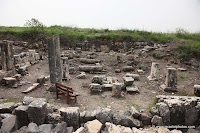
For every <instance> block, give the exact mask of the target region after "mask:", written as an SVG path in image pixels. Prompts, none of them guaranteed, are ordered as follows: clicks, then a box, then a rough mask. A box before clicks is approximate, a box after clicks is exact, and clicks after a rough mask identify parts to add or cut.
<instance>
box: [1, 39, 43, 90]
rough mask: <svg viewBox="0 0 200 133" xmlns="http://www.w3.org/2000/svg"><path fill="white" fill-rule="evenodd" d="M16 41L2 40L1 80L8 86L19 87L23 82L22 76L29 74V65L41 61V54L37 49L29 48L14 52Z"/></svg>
mask: <svg viewBox="0 0 200 133" xmlns="http://www.w3.org/2000/svg"><path fill="white" fill-rule="evenodd" d="M14 43H15V42H14V41H7V40H3V41H1V42H0V48H1V66H2V70H0V82H1V83H2V84H3V85H6V86H8V87H14V88H17V87H18V86H19V85H20V84H21V83H19V82H20V79H21V76H24V75H26V74H27V70H28V67H29V66H30V65H34V64H36V63H39V61H40V60H41V56H40V54H39V53H37V52H36V51H35V50H28V51H27V52H22V53H20V54H17V55H15V54H14V48H13V45H14Z"/></svg>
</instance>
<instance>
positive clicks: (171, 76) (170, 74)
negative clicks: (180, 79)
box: [160, 68, 177, 91]
mask: <svg viewBox="0 0 200 133" xmlns="http://www.w3.org/2000/svg"><path fill="white" fill-rule="evenodd" d="M176 85H177V71H176V68H167V76H166V80H165V84H163V85H161V86H160V87H161V89H163V90H164V91H177V87H176Z"/></svg>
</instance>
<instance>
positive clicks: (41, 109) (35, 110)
mask: <svg viewBox="0 0 200 133" xmlns="http://www.w3.org/2000/svg"><path fill="white" fill-rule="evenodd" d="M157 99H158V103H157V104H156V107H153V108H152V109H151V110H150V111H146V110H137V109H136V108H134V107H131V108H130V109H129V110H121V111H116V110H111V109H109V108H102V109H97V110H93V111H80V109H79V107H67V108H63V107H62V108H57V107H55V106H53V105H50V104H48V103H47V101H46V99H44V98H33V97H24V99H23V101H22V103H18V104H15V103H3V104H0V127H1V129H0V132H13V131H21V130H24V132H44V131H50V132H64V131H65V132H66V131H69V133H71V132H73V131H75V132H76V133H99V132H102V131H104V132H108V133H113V132H114V133H118V132H119V133H137V132H142V131H145V132H148V133H155V132H162V131H163V132H164V131H165V132H168V133H170V132H173V133H181V131H178V130H173V131H170V130H169V129H167V128H166V127H167V126H168V127H170V126H172V125H173V126H175V127H176V126H178V125H179V126H180V125H181V126H190V127H191V128H195V127H196V128H197V127H198V126H199V118H200V117H199V109H200V108H199V107H200V106H199V105H200V104H199V103H200V102H199V99H200V98H199V97H184V96H162V95H160V96H157ZM152 125H153V126H154V127H155V126H157V128H147V127H149V126H152ZM158 126H160V128H158ZM138 128H140V129H138ZM33 130H35V131H33ZM193 130H195V129H193Z"/></svg>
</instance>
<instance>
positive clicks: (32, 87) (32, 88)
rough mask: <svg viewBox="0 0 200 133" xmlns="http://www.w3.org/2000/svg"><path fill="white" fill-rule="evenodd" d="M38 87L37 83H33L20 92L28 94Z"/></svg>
mask: <svg viewBox="0 0 200 133" xmlns="http://www.w3.org/2000/svg"><path fill="white" fill-rule="evenodd" d="M38 86H39V83H34V84H33V85H32V86H30V87H29V88H28V89H26V90H24V91H22V93H29V92H31V91H33V90H35V89H37V87H38Z"/></svg>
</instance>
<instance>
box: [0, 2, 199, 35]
mask: <svg viewBox="0 0 200 133" xmlns="http://www.w3.org/2000/svg"><path fill="white" fill-rule="evenodd" d="M31 18H36V19H38V20H39V21H41V22H42V23H43V24H45V25H46V26H50V25H63V26H73V27H81V28H109V29H121V28H127V29H140V30H148V31H155V32H160V31H162V32H172V31H175V29H176V28H178V27H182V28H184V29H186V30H188V31H190V32H200V0H0V25H1V26H23V25H24V24H25V22H26V20H30V19H31Z"/></svg>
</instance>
